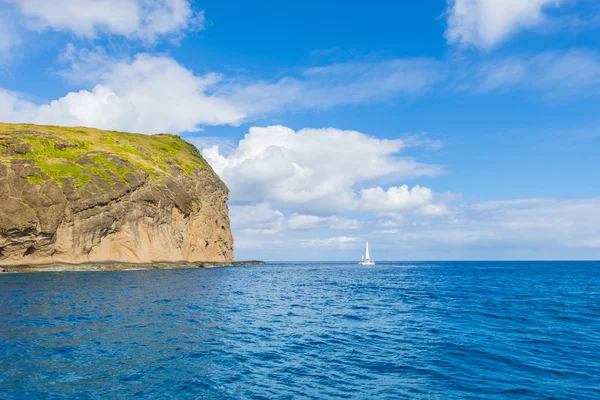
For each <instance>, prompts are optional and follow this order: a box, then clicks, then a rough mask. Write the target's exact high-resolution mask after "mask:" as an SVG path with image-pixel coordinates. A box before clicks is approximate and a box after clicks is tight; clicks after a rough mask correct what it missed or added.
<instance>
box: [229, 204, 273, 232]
mask: <svg viewBox="0 0 600 400" xmlns="http://www.w3.org/2000/svg"><path fill="white" fill-rule="evenodd" d="M229 211H230V212H229V213H230V216H231V225H232V227H233V228H234V230H235V231H238V232H240V233H242V234H249V235H255V234H263V235H272V234H276V233H280V232H281V230H282V228H283V218H284V217H283V213H281V212H280V211H277V210H274V209H273V208H271V206H270V205H269V204H267V203H258V204H255V205H247V206H231V207H230V209H229Z"/></svg>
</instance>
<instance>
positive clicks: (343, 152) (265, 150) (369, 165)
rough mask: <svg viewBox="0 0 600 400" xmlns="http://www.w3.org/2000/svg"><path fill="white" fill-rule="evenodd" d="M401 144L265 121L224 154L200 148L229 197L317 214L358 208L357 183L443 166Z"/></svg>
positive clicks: (430, 172)
mask: <svg viewBox="0 0 600 400" xmlns="http://www.w3.org/2000/svg"><path fill="white" fill-rule="evenodd" d="M404 148H405V144H404V142H403V141H402V140H399V139H398V140H386V139H377V138H375V137H371V136H367V135H365V134H363V133H360V132H356V131H343V130H339V129H335V128H327V129H302V130H300V131H298V132H295V131H294V130H292V129H290V128H287V127H284V126H269V127H262V128H261V127H252V128H250V131H249V132H248V134H246V136H245V137H244V139H242V140H241V141H240V142H239V145H238V147H237V149H235V150H234V151H233V152H231V153H230V154H228V155H227V156H225V155H223V154H221V153H220V152H219V149H218V147H212V148H208V149H203V150H202V154H203V156H204V157H205V158H206V159H207V160H208V162H209V163H210V164H211V165H212V167H213V168H214V169H215V171H216V172H217V173H218V174H219V175H220V176H221V177H222V178H223V180H224V181H225V182H226V183H227V185H228V186H229V188H230V189H231V198H232V200H233V201H234V202H239V201H245V202H257V201H268V202H271V203H272V204H275V205H276V206H277V207H282V208H287V209H291V210H292V211H293V212H299V213H300V212H304V213H311V214H322V213H328V212H337V213H339V212H343V211H348V210H355V209H359V208H361V201H362V200H361V197H359V196H358V191H357V190H358V186H363V187H364V186H365V185H368V184H369V183H371V182H375V181H378V182H384V183H385V182H395V181H398V180H401V179H407V178H415V177H419V176H432V175H439V174H440V173H442V172H443V168H442V167H440V166H437V165H429V164H422V163H419V162H417V161H414V160H412V159H406V158H402V157H400V153H401V151H402V150H403V149H404ZM422 190H423V191H426V189H422ZM427 190H428V189H427ZM371 209H373V210H374V209H375V206H373V207H371Z"/></svg>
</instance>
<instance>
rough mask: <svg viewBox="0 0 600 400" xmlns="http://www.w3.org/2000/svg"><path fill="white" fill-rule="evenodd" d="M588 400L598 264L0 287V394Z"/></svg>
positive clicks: (104, 279) (262, 270) (314, 271)
mask: <svg viewBox="0 0 600 400" xmlns="http://www.w3.org/2000/svg"><path fill="white" fill-rule="evenodd" d="M134 397H135V398H141V399H145V398H146V399H187V398H190V399H192V398H193V399H305V398H306V399H403V398H407V399H551V398H553V399H599V398H600V263H599V262H419V263H379V264H378V265H377V266H375V267H360V266H358V265H356V264H354V263H351V264H350V263H347V264H345V263H311V264H301V263H285V264H268V265H264V266H249V267H231V268H213V269H187V270H162V271H161V270H146V271H120V272H60V273H59V272H55V273H38V274H2V275H0V398H2V399H37V398H52V399H63V398H76V399H119V398H134Z"/></svg>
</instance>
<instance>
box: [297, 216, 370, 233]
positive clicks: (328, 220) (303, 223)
mask: <svg viewBox="0 0 600 400" xmlns="http://www.w3.org/2000/svg"><path fill="white" fill-rule="evenodd" d="M287 224H288V227H289V228H290V229H293V230H309V229H314V228H327V229H335V230H352V229H358V227H359V226H360V224H359V222H358V221H357V220H355V219H349V218H342V217H337V216H330V217H318V216H316V215H306V214H296V213H294V214H292V215H291V216H290V218H289V219H288V222H287Z"/></svg>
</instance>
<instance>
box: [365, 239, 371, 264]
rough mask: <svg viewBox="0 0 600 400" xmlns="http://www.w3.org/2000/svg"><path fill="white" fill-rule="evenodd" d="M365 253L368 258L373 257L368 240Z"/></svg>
mask: <svg viewBox="0 0 600 400" xmlns="http://www.w3.org/2000/svg"><path fill="white" fill-rule="evenodd" d="M365 255H366V258H367V260H370V259H371V256H369V242H367V250H366V251H365Z"/></svg>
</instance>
